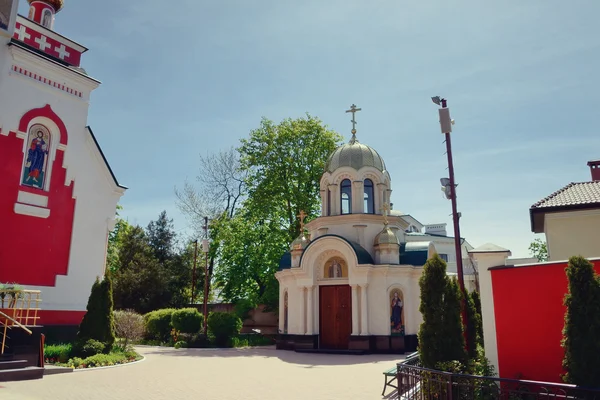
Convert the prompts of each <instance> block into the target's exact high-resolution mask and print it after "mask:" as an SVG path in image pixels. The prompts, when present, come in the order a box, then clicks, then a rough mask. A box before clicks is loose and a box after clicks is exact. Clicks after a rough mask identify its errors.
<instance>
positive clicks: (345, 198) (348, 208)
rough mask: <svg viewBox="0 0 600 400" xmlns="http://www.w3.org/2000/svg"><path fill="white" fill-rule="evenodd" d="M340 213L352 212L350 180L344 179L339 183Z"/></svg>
mask: <svg viewBox="0 0 600 400" xmlns="http://www.w3.org/2000/svg"><path fill="white" fill-rule="evenodd" d="M340 195H341V196H340V199H341V213H342V214H352V182H350V179H344V180H343V181H342V184H341V185H340Z"/></svg>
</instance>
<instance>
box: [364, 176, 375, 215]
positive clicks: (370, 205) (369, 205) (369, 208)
mask: <svg viewBox="0 0 600 400" xmlns="http://www.w3.org/2000/svg"><path fill="white" fill-rule="evenodd" d="M364 186H365V196H364V199H365V206H364V210H365V211H364V212H366V213H367V214H374V213H375V204H374V203H375V199H374V192H373V181H372V180H370V179H365V183H364Z"/></svg>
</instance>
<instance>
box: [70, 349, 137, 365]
mask: <svg viewBox="0 0 600 400" xmlns="http://www.w3.org/2000/svg"><path fill="white" fill-rule="evenodd" d="M138 358H139V355H138V354H137V353H135V352H125V353H111V354H96V355H94V356H91V357H87V358H84V359H81V358H78V357H75V358H73V359H71V360H69V361H68V363H67V366H69V367H71V368H91V367H107V366H111V365H118V364H125V363H127V362H131V361H135V360H136V359H138Z"/></svg>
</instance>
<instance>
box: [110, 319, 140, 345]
mask: <svg viewBox="0 0 600 400" xmlns="http://www.w3.org/2000/svg"><path fill="white" fill-rule="evenodd" d="M114 319H115V333H116V335H117V337H118V338H121V339H123V343H122V344H123V347H124V348H127V345H128V344H129V342H132V341H136V340H139V339H141V338H142V336H143V335H144V329H145V324H144V317H143V316H141V315H140V314H138V313H136V312H134V311H115V312H114Z"/></svg>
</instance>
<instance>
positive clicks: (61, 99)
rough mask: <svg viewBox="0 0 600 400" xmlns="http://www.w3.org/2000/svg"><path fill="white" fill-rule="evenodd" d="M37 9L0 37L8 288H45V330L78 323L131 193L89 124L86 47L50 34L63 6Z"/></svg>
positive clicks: (0, 176) (2, 273)
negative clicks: (116, 221)
mask: <svg viewBox="0 0 600 400" xmlns="http://www.w3.org/2000/svg"><path fill="white" fill-rule="evenodd" d="M30 4H31V9H30V13H29V16H30V17H29V18H31V19H28V18H25V17H23V16H17V18H16V21H15V24H14V27H11V28H12V29H9V34H7V35H2V34H0V282H2V283H18V284H21V285H25V286H26V287H27V288H30V289H40V290H41V291H42V300H43V302H42V308H43V311H42V314H41V323H42V324H44V325H60V324H68V325H71V324H79V322H80V321H81V318H82V316H83V315H84V314H85V309H86V304H87V299H88V296H89V293H90V288H91V286H92V284H93V282H94V280H95V279H96V277H98V276H102V275H103V274H104V270H105V260H106V245H107V237H108V232H109V231H110V230H111V229H112V228H113V225H114V218H115V208H116V205H117V202H118V201H119V198H120V197H121V196H122V195H123V194H124V192H125V189H126V188H125V187H123V186H121V185H119V183H118V182H117V180H116V179H115V177H114V175H113V173H112V171H111V170H110V167H109V166H108V164H107V162H106V160H105V158H104V155H103V154H102V151H101V150H100V148H99V146H98V143H97V141H96V138H95V137H94V135H93V133H92V131H91V129H90V128H89V127H88V126H87V117H88V107H89V99H90V94H91V92H92V91H93V90H94V89H96V88H97V87H98V86H99V84H100V82H98V81H97V80H95V79H93V78H91V77H90V76H88V75H87V74H86V73H85V72H84V71H83V70H82V69H81V68H79V66H80V60H81V55H82V54H83V53H84V52H85V51H86V50H87V49H86V48H85V47H83V46H81V45H79V44H77V43H75V42H73V41H71V40H69V39H67V38H65V37H63V36H61V35H59V34H57V33H55V32H54V31H52V30H51V29H52V27H53V23H54V15H55V13H56V12H57V11H59V10H60V8H61V7H62V0H43V1H42V0H39V1H38V0H31V1H30ZM49 14H50V15H49ZM44 18H45V19H44Z"/></svg>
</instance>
